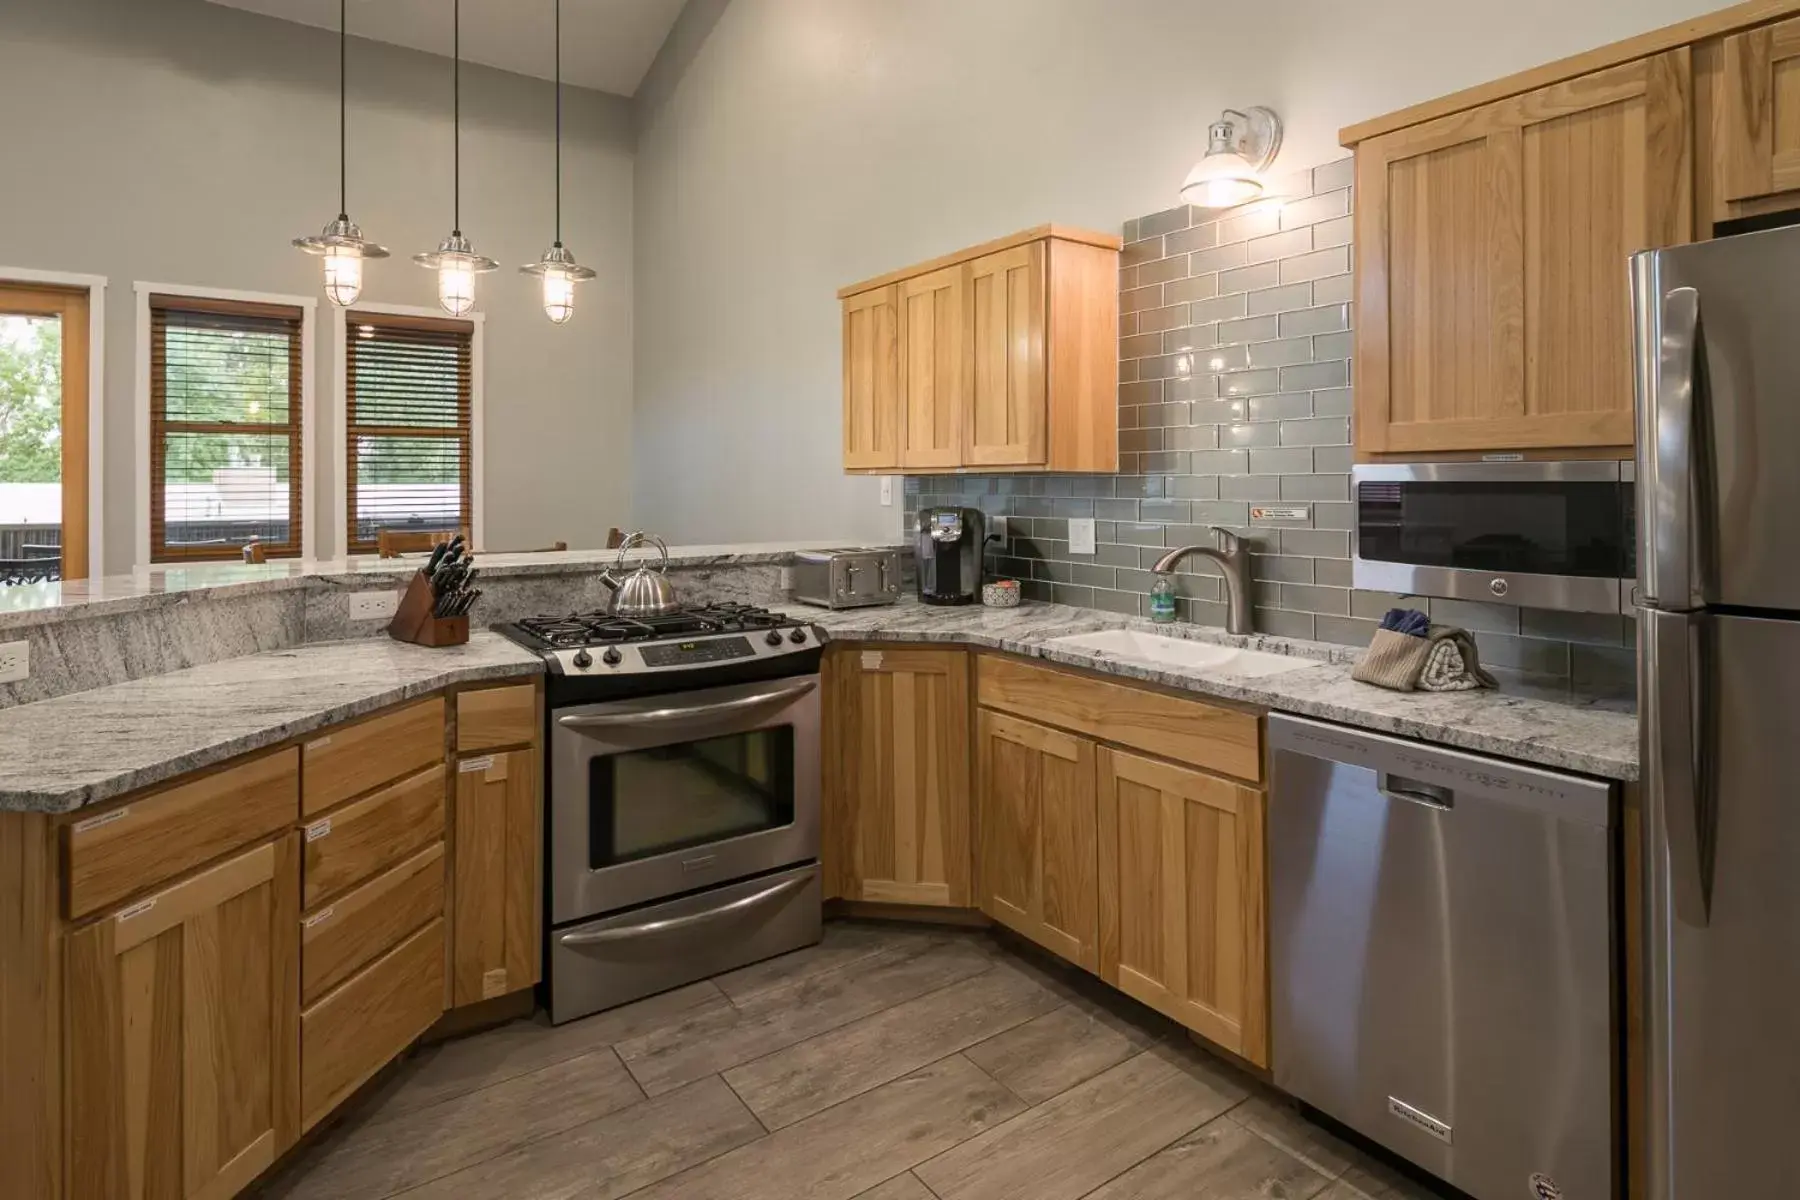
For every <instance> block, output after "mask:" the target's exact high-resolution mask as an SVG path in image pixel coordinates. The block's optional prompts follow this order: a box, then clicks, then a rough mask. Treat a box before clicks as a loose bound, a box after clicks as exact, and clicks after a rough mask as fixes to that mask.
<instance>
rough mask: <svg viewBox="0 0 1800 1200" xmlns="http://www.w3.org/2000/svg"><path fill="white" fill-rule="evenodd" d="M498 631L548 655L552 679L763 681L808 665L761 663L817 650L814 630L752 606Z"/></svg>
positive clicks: (591, 615) (542, 622)
mask: <svg viewBox="0 0 1800 1200" xmlns="http://www.w3.org/2000/svg"><path fill="white" fill-rule="evenodd" d="M494 628H495V629H496V630H497V631H498V632H500V633H502V634H504V635H506V636H507V637H509V638H511V639H512V640H513V641H515V642H518V643H519V644H520V645H521V646H524V647H526V648H527V649H529V650H536V651H537V652H538V653H540V654H542V655H543V656H544V662H545V665H546V666H548V667H549V669H550V671H551V673H552V674H553V675H562V676H566V677H586V678H590V679H605V678H615V677H620V676H643V675H646V674H663V673H671V672H683V671H686V672H698V673H701V674H704V675H707V676H712V675H717V674H718V673H720V672H721V671H727V672H730V673H732V674H742V673H743V670H742V669H743V668H751V669H752V672H753V674H754V675H757V676H761V675H767V674H773V673H790V672H794V671H803V670H805V669H806V667H807V664H805V663H802V662H788V663H784V664H783V666H782V667H781V668H779V669H778V670H776V671H765V670H763V669H761V667H760V664H765V663H770V660H774V659H783V660H787V659H790V658H791V657H792V656H798V655H802V654H809V655H811V657H812V659H813V660H815V661H816V658H817V655H818V650H819V634H818V631H817V630H816V629H814V628H813V627H812V626H810V625H808V624H806V623H804V622H802V621H799V620H797V619H795V618H793V617H785V616H782V615H781V614H780V613H773V612H770V611H769V610H768V609H766V608H757V607H755V606H754V605H750V604H696V605H689V606H687V607H684V608H680V609H677V610H676V611H675V612H672V613H665V614H663V615H661V616H654V617H622V616H615V615H614V614H612V613H606V612H598V611H596V612H577V613H569V614H567V615H566V616H560V617H558V616H543V617H526V618H524V619H522V620H519V621H516V622H512V623H510V624H503V625H496V626H494ZM771 665H772V664H771ZM733 668H737V669H736V670H733ZM671 682H672V683H673V681H671ZM708 682H711V680H710V679H709V680H708ZM674 686H681V685H680V684H675V685H674Z"/></svg>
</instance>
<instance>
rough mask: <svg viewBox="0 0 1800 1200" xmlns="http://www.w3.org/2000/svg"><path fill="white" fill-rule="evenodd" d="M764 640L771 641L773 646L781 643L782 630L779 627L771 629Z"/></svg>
mask: <svg viewBox="0 0 1800 1200" xmlns="http://www.w3.org/2000/svg"><path fill="white" fill-rule="evenodd" d="M763 641H765V642H767V643H769V645H771V646H779V645H781V630H779V629H771V630H769V632H768V633H767V634H766V635H765V636H764V637H763Z"/></svg>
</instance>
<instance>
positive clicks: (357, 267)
mask: <svg viewBox="0 0 1800 1200" xmlns="http://www.w3.org/2000/svg"><path fill="white" fill-rule="evenodd" d="M344 14H345V3H344V0H338V215H337V220H335V221H333V222H331V223H330V224H329V225H327V226H325V228H324V230H323V232H321V233H320V234H319V236H317V237H303V238H295V239H294V245H295V246H296V247H298V248H299V249H300V250H302V251H304V252H305V253H307V254H311V255H313V256H314V257H316V258H323V259H324V260H325V295H326V296H327V297H328V298H329V299H330V300H331V302H332V303H333V304H335V305H337V306H338V307H340V308H347V307H349V306H350V305H352V304H355V303H356V298H357V297H358V296H360V295H362V278H363V271H362V264H363V259H365V258H386V257H387V256H388V252H387V249H386V248H385V247H383V246H378V245H376V244H375V243H374V242H371V241H369V240H368V239H367V238H365V237H363V232H362V230H361V229H359V228H357V225H356V222H354V221H352V220H351V219H350V214H349V211H348V204H347V202H346V199H345V196H346V191H347V183H346V180H347V176H348V175H349V151H348V149H347V147H348V144H349V138H348V126H349V116H348V113H349V101H348V95H347V93H346V91H345V69H344V68H345V61H346V60H345V52H346V46H347V45H348V43H349V37H350V35H349V27H348V25H347V23H346V21H345V18H344Z"/></svg>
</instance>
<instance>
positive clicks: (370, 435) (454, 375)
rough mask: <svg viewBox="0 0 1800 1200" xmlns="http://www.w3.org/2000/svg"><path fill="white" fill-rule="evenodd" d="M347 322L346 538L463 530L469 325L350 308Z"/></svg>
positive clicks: (363, 547)
mask: <svg viewBox="0 0 1800 1200" xmlns="http://www.w3.org/2000/svg"><path fill="white" fill-rule="evenodd" d="M345 320H346V326H345V356H344V358H345V371H346V372H347V378H346V381H345V394H346V397H347V404H346V413H345V418H346V428H345V462H344V471H345V475H344V478H345V481H346V491H347V496H348V505H347V513H346V516H347V523H348V526H349V528H348V529H347V530H346V531H345V545H346V546H347V548H348V552H349V553H351V554H367V553H372V552H373V551H375V550H376V549H377V547H378V545H379V542H380V537H381V533H382V531H383V530H391V531H394V532H403V533H422V532H430V533H449V532H452V531H455V530H460V529H467V528H469V526H470V523H471V515H470V514H471V512H472V510H473V508H474V497H473V487H472V479H471V470H470V463H471V441H470V430H471V422H472V403H473V401H472V396H473V377H474V371H473V361H472V360H473V343H474V328H475V327H474V325H473V324H472V323H470V322H468V321H448V320H437V319H433V318H429V317H402V316H393V315H389V314H383V313H367V312H357V311H352V312H350V313H348V314H346V318H345Z"/></svg>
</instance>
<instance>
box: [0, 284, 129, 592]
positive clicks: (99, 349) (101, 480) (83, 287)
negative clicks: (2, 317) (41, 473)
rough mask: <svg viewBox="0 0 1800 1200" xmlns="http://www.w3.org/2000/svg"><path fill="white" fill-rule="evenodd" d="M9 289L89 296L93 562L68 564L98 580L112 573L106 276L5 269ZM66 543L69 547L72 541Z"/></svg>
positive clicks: (88, 521) (78, 574)
mask: <svg viewBox="0 0 1800 1200" xmlns="http://www.w3.org/2000/svg"><path fill="white" fill-rule="evenodd" d="M6 284H18V285H20V286H22V287H27V288H30V287H42V288H62V289H65V290H71V291H79V292H85V293H86V295H87V313H88V319H87V331H86V335H87V425H86V430H85V436H86V439H87V455H86V458H87V472H86V474H87V489H86V500H87V511H86V512H85V513H84V514H83V523H84V524H85V525H86V527H87V528H86V530H85V533H86V536H87V562H86V563H83V564H78V566H79V570H78V571H75V572H71V571H70V569H69V564H68V563H66V562H65V563H64V564H63V578H65V579H80V578H89V579H95V578H98V577H100V576H101V575H104V574H105V573H106V545H105V542H106V520H105V513H106V506H105V503H104V499H105V493H106V437H105V431H106V276H104V275H82V274H77V273H73V272H69V271H39V270H35V269H32V268H29V267H0V286H4V285H6ZM66 410H67V406H66V405H65V412H66ZM65 478H66V468H65ZM63 540H64V544H65V545H66V544H67V543H68V539H67V538H64V539H63Z"/></svg>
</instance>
